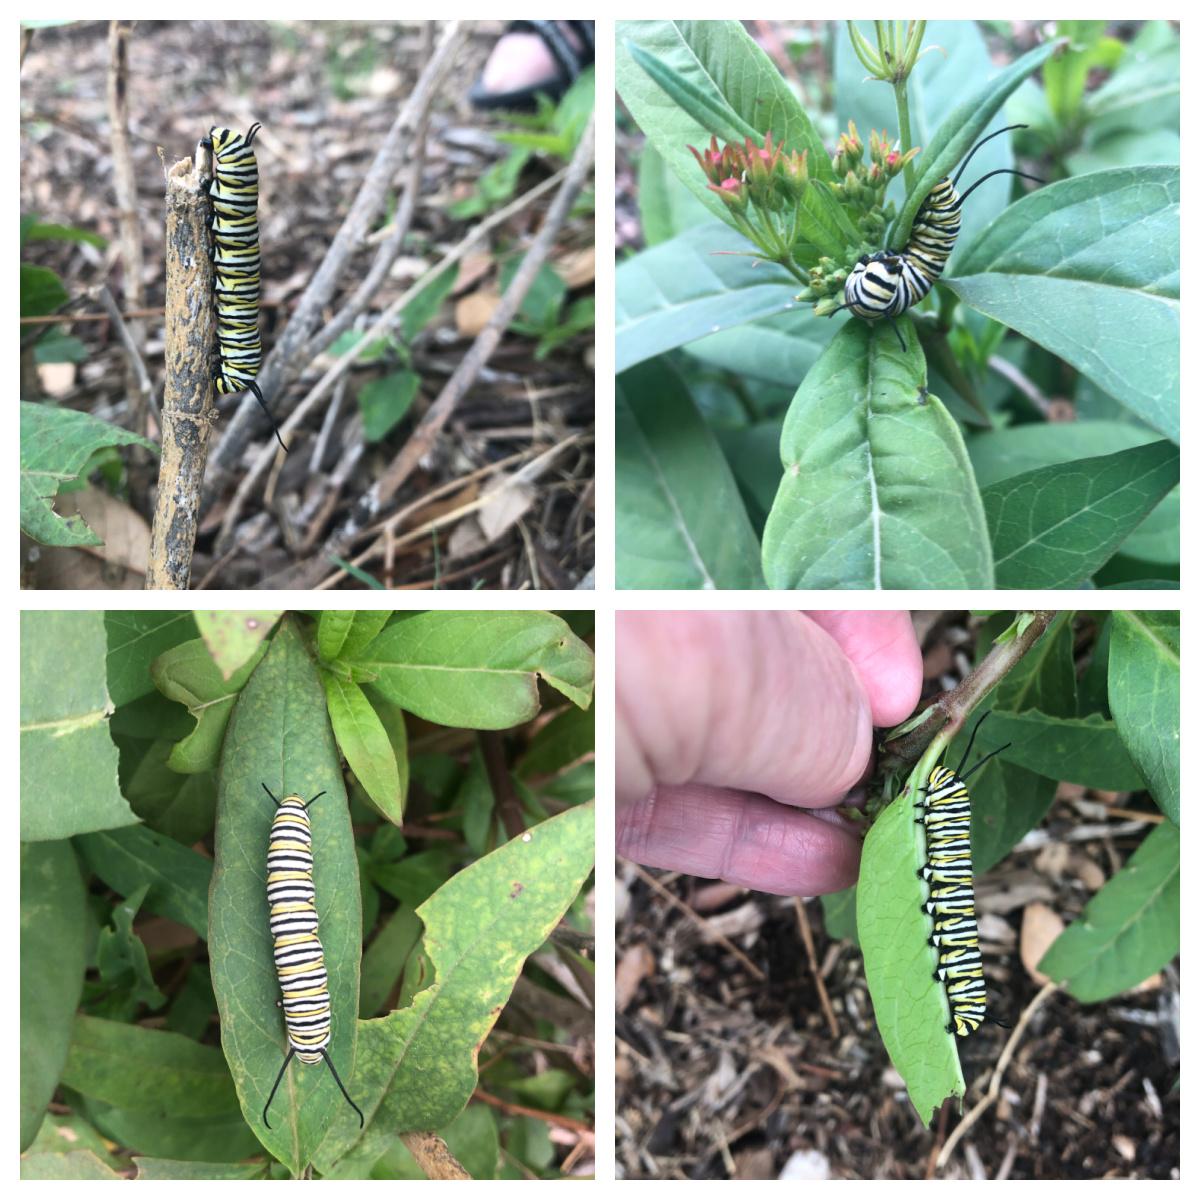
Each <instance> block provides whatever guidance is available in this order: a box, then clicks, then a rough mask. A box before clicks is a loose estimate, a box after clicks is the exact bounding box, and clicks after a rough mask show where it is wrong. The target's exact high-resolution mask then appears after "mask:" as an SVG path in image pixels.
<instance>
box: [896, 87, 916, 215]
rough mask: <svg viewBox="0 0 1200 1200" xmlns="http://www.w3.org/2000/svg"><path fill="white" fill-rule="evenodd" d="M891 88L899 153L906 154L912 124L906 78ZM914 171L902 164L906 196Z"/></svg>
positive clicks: (914, 175) (907, 163) (908, 163)
mask: <svg viewBox="0 0 1200 1200" xmlns="http://www.w3.org/2000/svg"><path fill="white" fill-rule="evenodd" d="M893 87H894V88H895V91H896V113H897V115H898V116H899V118H900V153H901V154H907V153H908V151H909V150H911V149H912V122H911V121H910V119H909V115H908V77H907V76H905V75H901V76H900V78H899V79H897V80H896V81H895V83H894V84H893ZM916 174H917V173H916V170H915V169H914V168H913V165H912V163H911V162H906V163H905V164H904V192H905V195H908V194H910V193H911V192H912V190H913V182H914V180H915V179H916Z"/></svg>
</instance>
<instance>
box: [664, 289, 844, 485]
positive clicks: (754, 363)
mask: <svg viewBox="0 0 1200 1200" xmlns="http://www.w3.org/2000/svg"><path fill="white" fill-rule="evenodd" d="M838 328H839V323H838V322H837V321H830V320H829V319H828V318H826V317H816V316H813V311H812V309H811V308H810V307H808V306H805V307H801V308H793V309H792V310H790V311H788V312H782V313H776V314H775V315H774V316H768V317H759V318H757V319H756V320H754V321H751V322H749V323H748V324H745V325H739V326H738V327H737V328H736V329H722V330H721V332H720V333H714V334H712V335H710V336H709V337H705V338H703V339H701V340H700V341H696V342H692V343H690V344H689V345H688V346H687V347H686V348H685V353H686V354H687V356H688V357H689V358H694V359H698V360H699V361H700V362H703V363H708V364H709V365H711V366H714V367H723V368H724V369H725V370H727V371H732V372H733V373H734V374H735V375H737V376H739V377H740V378H741V379H742V380H743V381H744V382H746V383H749V382H750V381H751V380H763V381H764V382H767V383H775V384H778V385H780V386H781V387H786V388H787V389H788V392H789V393H791V392H794V391H795V390H796V388H797V387H798V386H799V384H800V381H801V380H802V379H803V378H804V377H805V375H807V374H808V373H809V371H811V370H812V368H813V364H814V363H816V361H817V359H818V358H820V357H821V355H822V354H823V353H824V352H825V347H826V346H828V345H829V343H830V342H831V341H832V340H833V337H834V335H835V334H836V333H837V331H838ZM774 492H775V488H774V484H772V487H771V493H772V495H774Z"/></svg>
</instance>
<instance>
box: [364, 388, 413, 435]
mask: <svg viewBox="0 0 1200 1200" xmlns="http://www.w3.org/2000/svg"><path fill="white" fill-rule="evenodd" d="M420 386H421V377H420V375H418V374H417V373H416V372H415V371H392V372H390V373H389V374H387V375H385V376H384V377H383V378H382V379H373V380H371V382H369V383H366V384H364V385H363V389H362V391H361V392H359V394H358V409H359V412H361V413H362V418H363V433H364V435H365V436H366V439H367V441H369V442H380V441H382V440H383V439H384V438H385V437H387V435H388V434H389V433H391V431H392V430H393V429H395V428H396V426H397V425H399V424H400V422H401V421H403V420H404V418H405V417H406V416H407V415H408V410H409V409H410V408H411V407H412V402H413V401H414V400H415V399H416V398H417V391H418V390H419V389H420Z"/></svg>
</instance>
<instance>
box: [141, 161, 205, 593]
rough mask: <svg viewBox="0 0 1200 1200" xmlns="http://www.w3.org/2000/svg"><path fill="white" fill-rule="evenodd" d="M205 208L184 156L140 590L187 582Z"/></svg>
mask: <svg viewBox="0 0 1200 1200" xmlns="http://www.w3.org/2000/svg"><path fill="white" fill-rule="evenodd" d="M207 209H208V205H207V204H206V202H205V197H204V193H203V192H202V191H201V188H200V177H199V174H198V172H197V171H196V170H195V169H194V168H193V166H192V160H191V159H190V158H185V159H183V160H181V161H180V162H178V163H176V164H175V166H174V167H172V168H171V171H170V174H169V176H168V178H167V244H166V259H167V317H166V326H167V329H166V334H167V336H166V352H165V358H166V367H167V379H166V388H165V390H164V393H163V414H162V461H161V463H160V465H159V474H158V500H157V503H156V505H155V510H154V524H153V527H152V530H151V535H150V564H149V567H148V569H147V571H146V587H147V589H152V588H172V589H186V588H187V586H188V580H189V578H190V576H191V571H192V552H193V550H194V548H195V545H196V526H197V523H198V519H199V514H200V491H201V485H202V483H203V480H204V464H205V460H206V458H207V456H208V439H209V435H210V434H211V432H212V425H213V421H214V420H215V419H216V416H217V412H216V409H215V408H214V407H213V404H212V365H211V364H212V346H213V338H214V337H215V336H216V313H215V311H214V306H213V269H212V259H211V258H210V256H209V252H208V227H207V225H206V224H205V220H204V218H205V214H206V212H207Z"/></svg>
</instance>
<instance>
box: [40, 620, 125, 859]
mask: <svg viewBox="0 0 1200 1200" xmlns="http://www.w3.org/2000/svg"><path fill="white" fill-rule="evenodd" d="M105 650H106V640H105V632H104V614H103V613H98V612H24V613H22V614H21V840H22V841H25V842H39V841H57V840H59V839H61V838H67V837H71V836H72V835H74V834H77V833H89V832H91V831H92V830H94V829H114V828H116V827H117V826H119V825H134V824H136V823H137V817H136V816H135V815H134V814H133V812H131V811H130V808H129V805H128V804H127V803H126V802H125V800H124V798H123V797H122V796H121V792H120V789H119V788H118V786H117V748H116V746H114V745H113V743H112V739H111V738H110V737H109V733H108V714H109V713H110V712H111V711H112V704H111V702H110V701H109V698H108V690H107V688H106V687H105V681H104V655H105ZM64 668H65V669H64Z"/></svg>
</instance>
